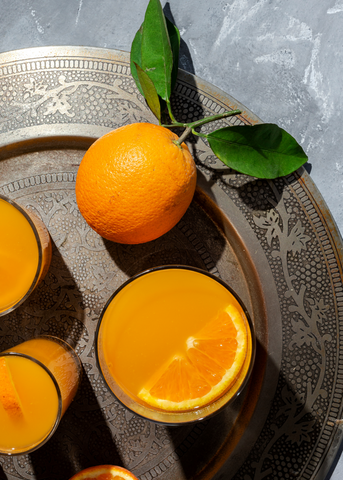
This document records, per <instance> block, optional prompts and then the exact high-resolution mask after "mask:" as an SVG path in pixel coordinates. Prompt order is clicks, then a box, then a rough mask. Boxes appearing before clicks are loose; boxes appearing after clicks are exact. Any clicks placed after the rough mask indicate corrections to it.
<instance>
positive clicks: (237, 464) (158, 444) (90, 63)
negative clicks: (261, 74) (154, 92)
mask: <svg viewBox="0 0 343 480" xmlns="http://www.w3.org/2000/svg"><path fill="white" fill-rule="evenodd" d="M0 76H1V83H0V107H1V108H0V119H1V122H0V193H1V194H3V195H7V196H8V197H10V198H12V199H14V200H16V201H18V202H19V203H21V204H22V205H24V206H26V207H28V208H31V209H32V210H34V211H35V213H36V214H38V215H39V216H40V217H41V218H42V220H43V221H44V223H45V224H46V226H47V227H48V229H49V232H50V234H51V237H52V240H53V259H52V265H51V268H50V270H49V273H48V275H47V277H46V278H45V280H44V281H43V283H42V284H41V285H40V286H39V288H38V290H37V291H36V292H35V293H34V294H33V295H32V296H31V297H30V298H29V300H28V301H26V302H25V303H24V304H23V305H22V306H21V307H20V308H18V309H17V310H16V311H14V312H12V313H11V314H9V315H7V316H4V317H2V318H1V320H0V351H2V350H4V349H5V348H8V347H10V346H13V345H15V344H18V343H20V342H22V341H23V340H25V339H28V338H31V337H33V336H34V335H36V334H41V333H50V334H54V335H57V336H59V337H61V338H64V339H65V340H67V341H69V342H70V343H72V344H73V345H74V346H75V348H76V350H77V352H78V354H79V355H80V357H81V360H82V362H83V367H84V375H83V381H82V385H81V388H80V390H79V392H78V394H77V397H76V399H75V400H74V402H73V404H72V406H71V407H70V408H69V410H68V411H67V413H66V415H65V416H64V418H63V419H62V422H61V424H60V426H59V428H58V430H57V432H56V434H55V435H54V437H53V438H52V439H51V440H50V441H49V442H48V443H47V444H46V445H45V446H43V447H42V448H41V449H39V450H37V451H36V452H34V453H33V454H31V455H27V456H19V457H15V458H10V457H2V458H0V477H1V478H2V477H5V478H7V479H10V480H12V479H13V480H14V479H18V478H20V479H39V480H43V479H49V480H53V479H56V480H61V479H66V480H67V479H68V478H70V477H71V476H72V475H73V474H74V473H76V472H77V471H78V470H81V469H83V468H86V467H88V466H91V465H97V464H98V465H99V464H105V463H110V464H120V465H123V466H125V467H126V468H128V469H130V470H132V471H133V472H134V473H135V474H136V475H137V476H138V477H139V478H140V479H141V480H151V479H152V478H158V479H161V480H174V479H175V480H176V479H178V480H182V479H191V478H192V479H197V480H201V479H224V478H225V479H235V480H260V479H266V478H273V479H275V478H280V479H286V478H298V479H300V478H302V479H322V478H325V476H326V475H327V473H328V472H329V471H330V468H331V467H332V465H333V463H334V459H335V454H336V452H337V451H338V448H339V445H340V442H341V433H342V430H341V426H340V425H341V423H342V422H341V420H340V418H341V416H342V392H343V375H342V372H343V357H342V352H343V349H340V347H341V344H342V335H343V288H342V275H341V273H342V242H341V238H340V236H339V233H338V232H337V229H336V227H335V225H334V222H333V220H332V218H331V216H330V213H329V211H328V209H327V207H326V206H325V204H324V202H323V200H322V198H321V196H320V195H319V193H318V191H317V190H316V187H315V186H314V185H313V183H312V181H311V180H310V178H309V177H308V175H307V174H306V172H305V171H304V170H302V169H301V170H300V171H298V172H297V173H296V174H294V175H290V176H288V177H287V178H282V179H278V180H275V181H260V180H258V181H257V180H255V179H253V178H250V177H246V176H244V175H240V174H237V173H236V172H233V171H231V170H229V169H228V168H226V167H224V166H223V165H222V164H221V162H220V161H219V160H217V159H216V157H214V156H213V154H212V153H211V150H210V149H209V147H208V146H207V145H206V144H205V143H204V142H203V140H202V139H200V138H197V139H191V141H190V147H191V149H192V151H193V154H194V157H195V159H196V161H197V165H198V171H199V181H198V184H199V188H198V190H197V193H196V196H195V199H194V201H193V203H192V205H191V207H190V208H189V210H188V212H187V213H186V215H185V216H184V218H183V219H182V220H181V221H180V223H179V224H178V225H177V226H176V227H175V228H174V229H173V230H172V231H171V232H169V233H168V234H166V235H164V236H163V237H162V238H160V239H158V240H156V241H153V242H150V243H147V244H144V245H137V246H127V245H126V246H125V245H119V244H115V243H111V242H107V241H104V240H103V239H102V238H100V237H99V236H98V235H96V234H95V233H94V232H93V231H92V230H90V228H89V227H88V226H87V224H86V223H85V221H84V220H83V218H82V217H81V215H80V213H79V211H78V208H77V205H76V202H75V195H74V182H75V177H76V172H77V169H78V165H79V162H80V160H81V158H82V156H83V154H84V151H85V150H86V149H87V148H88V146H89V145H90V144H91V142H92V141H93V140H94V139H95V138H97V137H98V136H100V135H102V134H104V133H106V132H107V131H109V130H111V129H113V128H116V127H118V126H121V125H124V124H127V123H132V122H138V121H152V122H154V121H155V120H154V118H153V117H152V115H151V114H150V112H149V110H148V109H147V107H146V104H145V102H144V100H143V98H142V97H141V96H140V95H139V93H138V92H137V90H136V88H135V85H134V83H133V80H132V78H131V76H130V71H129V55H128V54H127V53H124V52H118V51H112V50H103V49H95V48H81V47H44V48H38V49H27V50H20V51H15V52H10V53H6V54H2V55H0ZM237 107H239V108H241V109H242V112H243V113H242V115H240V116H238V117H233V118H231V119H230V120H225V121H224V120H223V121H221V122H218V125H217V126H221V125H225V124H227V123H229V121H230V122H231V123H234V124H242V123H245V124H251V123H256V122H259V119H258V118H256V117H255V116H254V115H253V114H252V113H251V112H249V111H248V110H247V109H246V108H245V107H244V106H242V105H240V104H238V102H237V101H235V100H234V99H232V98H231V97H230V96H228V95H226V94H225V93H223V92H221V91H219V90H217V89H215V88H214V87H212V86H210V85H209V84H207V83H205V82H203V81H201V80H199V79H198V78H196V77H194V76H191V75H188V74H186V73H184V72H180V77H179V82H178V84H177V88H176V95H175V98H174V105H173V109H174V110H175V116H176V118H178V119H179V120H188V121H191V120H194V119H195V118H197V117H200V116H202V115H210V114H213V113H215V112H220V111H223V110H226V109H231V108H237ZM212 127H213V126H211V127H208V126H207V127H204V128H212ZM170 263H177V264H189V265H195V266H197V267H200V268H203V269H207V270H209V271H211V272H214V273H215V274H216V275H219V276H220V277H221V278H223V280H225V281H227V282H228V283H229V284H230V285H232V287H233V288H234V289H235V290H236V291H237V293H238V294H239V295H240V296H241V298H242V299H243V301H244V302H245V304H246V305H247V307H248V309H249V311H250V314H251V317H252V319H253V321H254V323H255V326H256V333H257V344H258V349H257V358H256V364H255V368H254V371H253V375H252V378H251V381H250V383H249V385H248V387H247V389H246V390H245V392H244V394H243V395H242V396H241V398H240V399H239V401H238V402H237V403H236V404H235V405H234V406H233V407H232V408H231V407H230V408H229V409H226V410H224V411H223V412H221V413H220V414H218V415H217V416H215V417H213V418H212V419H210V420H207V421H203V422H200V423H196V424H192V425H188V426H186V427H172V428H171V427H164V426H161V425H157V424H154V423H149V422H147V421H144V420H143V419H141V418H139V417H136V416H134V415H132V414H131V413H129V412H128V411H126V410H125V409H124V408H123V407H122V406H121V405H119V404H118V403H117V402H116V400H115V399H114V398H113V396H112V394H111V393H110V392H109V391H108V390H107V388H106V386H105V385H104V383H103V382H102V380H101V377H100V375H99V372H98V369H97V366H96V362H95V356H94V346H93V340H94V332H95V328H96V325H97V320H98V318H99V314H100V311H101V309H102V307H103V305H104V304H105V303H106V301H107V299H108V298H109V296H110V295H111V294H112V292H113V291H114V290H115V289H116V288H117V287H118V286H119V285H120V284H121V283H122V282H124V281H125V280H126V279H127V278H128V277H129V276H131V275H133V274H135V273H137V272H138V271H141V270H143V269H145V268H148V267H151V266H154V265H158V264H170ZM1 470H2V471H3V472H1Z"/></svg>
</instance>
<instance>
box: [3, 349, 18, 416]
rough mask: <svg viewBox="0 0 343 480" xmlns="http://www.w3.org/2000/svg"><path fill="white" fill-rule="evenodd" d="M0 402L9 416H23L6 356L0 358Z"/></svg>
mask: <svg viewBox="0 0 343 480" xmlns="http://www.w3.org/2000/svg"><path fill="white" fill-rule="evenodd" d="M0 402H1V404H2V406H3V407H4V409H5V411H6V412H7V413H8V415H9V416H10V417H11V418H13V419H20V418H23V407H22V404H21V401H20V398H19V395H18V392H17V389H16V387H15V385H14V382H13V378H12V375H11V371H10V369H9V367H8V363H7V361H6V357H1V358H0Z"/></svg>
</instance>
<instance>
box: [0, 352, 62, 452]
mask: <svg viewBox="0 0 343 480" xmlns="http://www.w3.org/2000/svg"><path fill="white" fill-rule="evenodd" d="M1 357H21V358H26V359H27V360H31V361H32V362H34V363H36V364H37V365H39V366H40V367H41V368H43V370H44V371H45V372H46V373H47V374H48V375H49V377H50V378H51V380H52V381H53V384H54V386H55V389H56V393H57V399H58V409H57V414H56V419H55V422H54V424H53V426H52V428H51V430H50V431H49V432H48V433H47V435H46V436H45V437H44V438H43V439H42V440H41V441H38V443H36V444H35V445H33V446H32V447H28V448H21V449H18V451H10V452H9V451H6V450H2V448H1V445H0V455H6V456H11V457H13V456H16V455H27V454H29V453H32V452H34V451H35V450H37V449H38V448H40V447H41V446H42V445H44V444H45V443H46V442H47V441H48V440H50V438H51V437H52V436H53V434H54V433H55V431H56V429H57V427H58V425H59V423H60V421H61V418H62V394H61V389H60V387H59V385H58V382H57V380H56V378H55V377H54V375H53V374H52V372H51V371H50V370H49V369H48V368H47V367H46V366H45V365H44V364H43V363H42V362H40V361H39V360H37V359H36V358H34V357H32V356H31V355H27V354H26V353H21V352H11V351H7V352H2V353H0V358H1Z"/></svg>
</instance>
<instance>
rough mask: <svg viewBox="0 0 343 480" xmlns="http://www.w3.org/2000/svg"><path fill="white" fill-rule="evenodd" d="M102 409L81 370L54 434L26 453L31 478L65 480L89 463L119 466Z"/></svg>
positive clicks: (111, 434) (92, 387)
mask: <svg viewBox="0 0 343 480" xmlns="http://www.w3.org/2000/svg"><path fill="white" fill-rule="evenodd" d="M100 388H101V387H100ZM103 408H104V407H101V406H100V404H99V402H98V399H97V396H96V395H95V393H94V386H92V385H91V383H90V381H89V378H88V375H87V374H86V372H85V371H84V372H83V375H82V381H81V385H80V388H79V391H78V393H77V396H76V398H75V400H74V402H72V404H71V405H70V407H69V408H68V410H67V412H66V413H65V415H64V417H63V418H62V420H61V423H60V425H59V427H58V429H57V430H56V432H55V434H54V436H53V437H52V438H51V439H50V440H49V441H48V442H47V443H46V444H45V445H43V446H42V447H41V448H40V449H38V450H36V451H35V452H33V453H32V454H30V458H31V464H32V468H33V471H34V478H35V479H37V480H54V479H56V480H61V479H64V480H68V478H70V477H72V476H73V475H74V474H75V473H77V472H78V471H80V470H83V469H84V468H87V467H90V466H94V465H104V464H111V465H123V462H122V460H121V456H120V453H119V452H118V449H117V447H116V444H115V441H114V439H113V433H112V432H111V431H110V428H109V427H108V425H107V423H106V418H105V415H104V412H103ZM0 478H1V477H0Z"/></svg>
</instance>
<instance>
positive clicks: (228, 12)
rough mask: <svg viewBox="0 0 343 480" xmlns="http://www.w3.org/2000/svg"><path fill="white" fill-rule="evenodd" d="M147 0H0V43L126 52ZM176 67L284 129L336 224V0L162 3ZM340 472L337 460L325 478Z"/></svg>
mask: <svg viewBox="0 0 343 480" xmlns="http://www.w3.org/2000/svg"><path fill="white" fill-rule="evenodd" d="M146 5H147V0H1V6H2V9H1V17H0V27H1V35H0V51H1V52H4V51H8V50H14V49H18V48H25V47H33V46H43V45H85V46H95V47H106V48H115V49H122V50H127V51H128V50H130V45H131V41H132V39H133V36H134V33H135V32H136V30H137V29H138V28H139V26H140V24H141V21H142V19H143V16H144V12H145V9H146ZM162 5H164V6H165V7H166V12H167V14H168V15H169V16H170V18H173V19H174V22H175V23H176V25H177V26H178V28H179V30H180V32H181V37H182V51H181V57H180V66H181V67H182V68H184V69H185V70H188V71H190V72H192V73H195V74H196V75H198V76H199V77H201V78H203V79H205V80H207V81H209V82H211V83H212V84H214V85H216V86H217V87H219V88H221V89H222V90H224V91H226V92H227V93H229V94H230V95H232V96H233V97H235V98H236V99H237V100H239V101H240V102H241V103H243V104H244V105H246V106H247V107H248V108H249V109H250V110H252V111H253V112H254V113H255V114H256V115H258V116H259V117H260V118H261V119H262V120H263V121H265V122H274V123H278V124H279V125H280V126H282V127H283V128H285V129H286V130H288V131H289V132H290V133H291V134H292V135H293V136H294V137H295V138H296V139H297V140H298V141H299V142H300V143H301V144H302V146H303V148H304V149H305V151H306V152H307V154H308V156H309V165H308V167H309V170H310V172H311V177H312V178H313V180H314V182H315V183H316V185H317V187H318V189H319V191H320V192H321V194H322V195H323V197H324V199H325V201H326V203H327V205H328V207H329V209H330V211H331V213H332V215H333V218H334V219H335V221H336V223H337V225H338V228H339V230H340V231H341V232H343V209H342V206H343V159H342V152H343V135H342V133H341V129H342V124H341V121H342V113H343V95H342V93H343V82H342V77H343V28H342V26H343V0H311V1H305V0H211V1H210V0H187V1H186V0H170V1H169V2H168V3H166V2H165V1H162ZM341 478H343V459H342V460H341V461H340V462H339V463H338V465H337V467H336V469H335V471H334V474H333V476H332V480H340V479H341Z"/></svg>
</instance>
